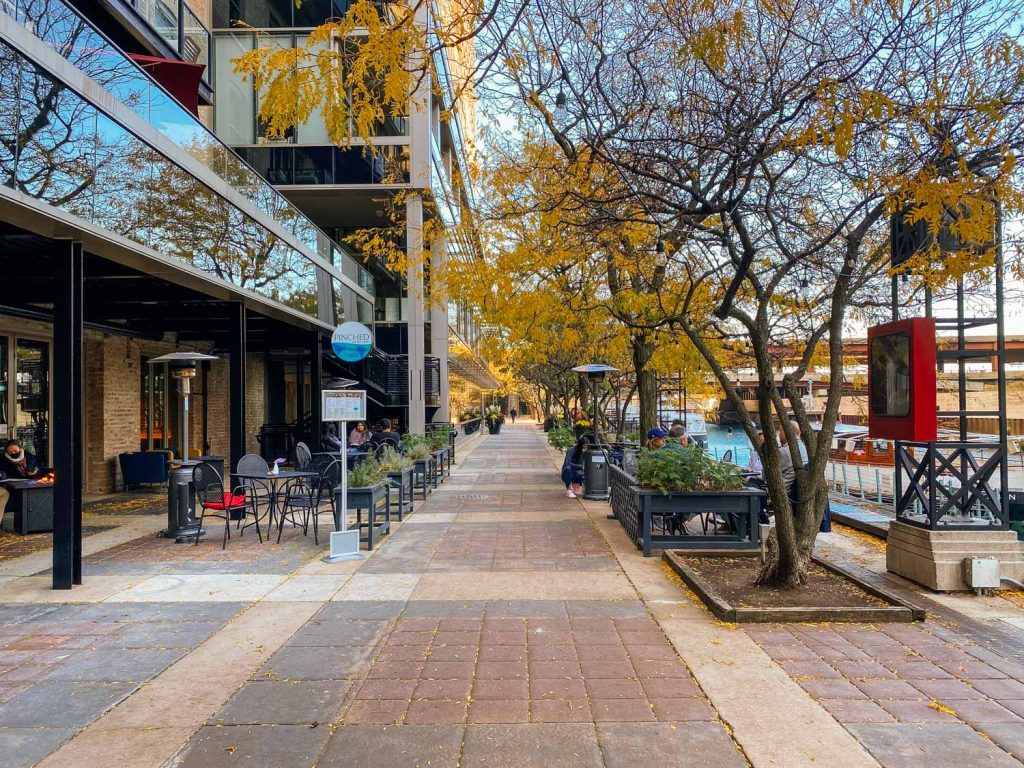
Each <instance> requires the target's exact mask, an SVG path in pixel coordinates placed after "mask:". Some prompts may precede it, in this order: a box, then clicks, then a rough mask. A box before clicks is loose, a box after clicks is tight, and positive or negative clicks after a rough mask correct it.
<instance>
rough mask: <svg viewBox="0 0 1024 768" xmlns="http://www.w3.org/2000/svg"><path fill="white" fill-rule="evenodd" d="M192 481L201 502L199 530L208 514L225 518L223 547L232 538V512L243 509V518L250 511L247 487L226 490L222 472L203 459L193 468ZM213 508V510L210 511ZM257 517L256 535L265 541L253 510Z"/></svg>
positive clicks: (257, 520) (197, 538) (197, 540)
mask: <svg viewBox="0 0 1024 768" xmlns="http://www.w3.org/2000/svg"><path fill="white" fill-rule="evenodd" d="M192 483H193V485H194V486H195V489H196V501H197V502H198V503H199V509H200V512H199V530H200V531H202V529H203V520H204V519H205V518H206V515H207V514H210V515H212V516H213V517H222V518H224V541H223V542H222V543H221V549H225V548H226V547H227V545H228V539H230V538H231V513H232V512H235V511H238V510H241V512H242V519H243V521H244V519H245V516H246V515H247V514H248V513H249V501H250V497H249V495H248V492H247V489H246V488H244V487H242V486H238V487H237V488H235V489H234V490H232V491H230V492H229V491H225V490H224V480H223V478H221V476H220V473H219V472H217V470H216V469H215V468H214V467H213V465H212V464H208V463H206V462H205V461H201V462H199V463H198V464H196V466H195V467H194V468H193V469H192ZM210 510H213V512H210ZM253 516H254V517H255V518H256V535H257V536H259V537H260V542H262V541H263V534H262V533H261V532H260V522H259V517H258V516H256V513H255V512H253ZM199 539H200V536H198V535H197V536H196V546H198V545H199Z"/></svg>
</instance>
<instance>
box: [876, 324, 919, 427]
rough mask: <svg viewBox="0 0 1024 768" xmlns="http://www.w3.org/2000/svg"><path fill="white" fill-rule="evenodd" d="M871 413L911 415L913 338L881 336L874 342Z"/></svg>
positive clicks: (895, 415) (902, 334) (905, 335)
mask: <svg viewBox="0 0 1024 768" xmlns="http://www.w3.org/2000/svg"><path fill="white" fill-rule="evenodd" d="M871 412H872V413H873V414H874V415H876V416H893V417H903V416H907V415H909V414H910V337H909V336H908V335H907V334H906V333H893V334H889V335H887V336H879V337H878V338H876V339H873V340H872V342H871Z"/></svg>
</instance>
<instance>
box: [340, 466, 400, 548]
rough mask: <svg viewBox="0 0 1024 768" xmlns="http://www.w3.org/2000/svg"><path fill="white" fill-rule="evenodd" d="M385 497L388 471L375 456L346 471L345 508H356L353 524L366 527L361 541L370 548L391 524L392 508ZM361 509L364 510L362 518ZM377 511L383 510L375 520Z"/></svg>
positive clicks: (361, 527) (386, 496)
mask: <svg viewBox="0 0 1024 768" xmlns="http://www.w3.org/2000/svg"><path fill="white" fill-rule="evenodd" d="M339 493H340V489H339ZM387 499H388V473H387V470H386V469H385V468H384V467H383V466H381V464H380V462H379V461H377V459H375V458H373V457H372V456H370V457H368V458H366V459H364V460H363V461H361V462H360V463H359V464H357V465H356V466H355V467H354V468H352V469H350V470H349V472H348V495H347V503H348V508H349V509H350V510H351V509H354V510H356V525H358V526H359V528H360V529H363V528H365V529H366V536H365V537H363V539H362V540H363V541H365V542H366V545H367V547H368V548H369V549H373V540H374V538H375V537H377V536H379V535H381V534H384V533H387V531H388V528H390V527H391V510H390V509H389V507H388V503H387ZM381 502H383V504H382V503H381ZM339 508H340V505H339ZM364 509H365V510H366V511H367V512H366V520H365V521H364V520H363V510H364ZM380 511H383V512H384V520H383V521H382V522H380V523H378V522H377V515H378V513H379V512H380Z"/></svg>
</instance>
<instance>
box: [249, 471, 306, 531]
mask: <svg viewBox="0 0 1024 768" xmlns="http://www.w3.org/2000/svg"><path fill="white" fill-rule="evenodd" d="M319 477H320V475H318V474H317V473H316V472H302V471H299V470H288V471H283V472H278V473H277V474H276V475H272V474H270V473H269V472H234V473H232V475H231V480H232V482H235V481H238V480H248V481H250V482H253V483H262V484H265V485H267V486H269V487H270V504H269V505H268V506H267V515H266V517H267V526H268V530H269V529H270V528H271V527H273V525H274V518H275V517H276V516H277V515H278V514H279V510H278V496H279V495H280V493H279V488H280V486H281V483H284V484H285V490H287V485H288V483H289V482H293V481H295V480H310V479H314V478H319ZM255 524H256V523H255V522H253V523H247V524H246V527H247V528H248V527H249V526H250V525H255Z"/></svg>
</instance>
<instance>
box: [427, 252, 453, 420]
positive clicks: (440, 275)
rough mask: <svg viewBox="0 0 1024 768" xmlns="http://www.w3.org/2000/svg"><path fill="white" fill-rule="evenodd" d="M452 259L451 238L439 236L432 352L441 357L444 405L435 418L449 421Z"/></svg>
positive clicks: (432, 297) (433, 274)
mask: <svg viewBox="0 0 1024 768" xmlns="http://www.w3.org/2000/svg"><path fill="white" fill-rule="evenodd" d="M447 261H448V239H447V238H444V237H439V238H437V239H436V240H435V241H434V242H433V243H431V244H430V265H431V275H430V353H431V354H432V355H433V356H434V357H436V358H437V359H438V360H439V361H440V369H441V376H440V378H441V392H440V397H441V399H440V402H441V406H440V407H439V408H438V409H437V414H436V415H435V416H434V421H449V420H450V418H451V416H450V414H449V412H448V292H447V291H446V290H445V284H444V269H445V263H446V262H447Z"/></svg>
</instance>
